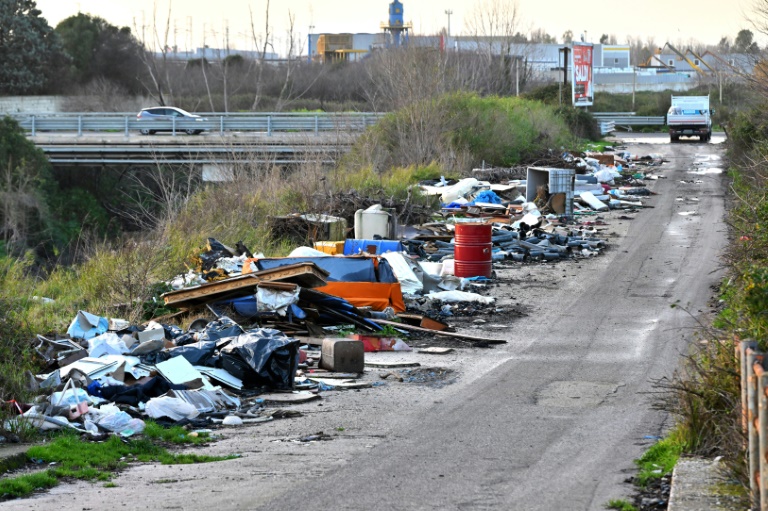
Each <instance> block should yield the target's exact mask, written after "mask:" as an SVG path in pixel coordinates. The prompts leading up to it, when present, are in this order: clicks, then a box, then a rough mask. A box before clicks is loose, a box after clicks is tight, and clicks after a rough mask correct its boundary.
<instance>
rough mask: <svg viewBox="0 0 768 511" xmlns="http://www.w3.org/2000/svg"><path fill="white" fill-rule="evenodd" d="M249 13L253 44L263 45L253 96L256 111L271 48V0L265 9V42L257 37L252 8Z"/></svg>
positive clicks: (253, 106)
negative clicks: (266, 61) (269, 47)
mask: <svg viewBox="0 0 768 511" xmlns="http://www.w3.org/2000/svg"><path fill="white" fill-rule="evenodd" d="M248 9H249V13H250V19H251V37H253V43H254V45H256V46H257V47H258V46H259V43H261V54H260V55H259V62H258V73H257V76H256V92H255V93H254V96H253V105H252V106H251V110H256V109H257V108H258V106H259V102H260V101H261V95H262V90H263V88H264V84H263V82H262V77H263V75H264V66H265V64H266V63H265V60H266V57H267V48H268V46H269V35H270V33H269V0H267V5H266V7H265V13H266V15H265V21H264V39H263V41H259V38H258V36H257V35H256V25H255V24H254V22H253V10H251V8H250V7H248Z"/></svg>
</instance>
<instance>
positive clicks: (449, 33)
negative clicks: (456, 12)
mask: <svg viewBox="0 0 768 511" xmlns="http://www.w3.org/2000/svg"><path fill="white" fill-rule="evenodd" d="M445 14H447V15H448V37H451V14H453V11H452V10H451V9H446V10H445Z"/></svg>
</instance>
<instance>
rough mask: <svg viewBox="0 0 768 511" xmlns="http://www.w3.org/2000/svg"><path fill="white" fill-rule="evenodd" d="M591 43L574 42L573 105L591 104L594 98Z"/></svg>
mask: <svg viewBox="0 0 768 511" xmlns="http://www.w3.org/2000/svg"><path fill="white" fill-rule="evenodd" d="M592 50H593V47H592V45H591V44H585V43H576V42H575V43H573V66H572V67H573V76H572V77H571V78H572V79H571V84H572V91H573V92H572V93H573V106H591V105H592V102H593V99H594V92H593V91H594V88H593V82H592V62H593V60H592V55H593V51H592Z"/></svg>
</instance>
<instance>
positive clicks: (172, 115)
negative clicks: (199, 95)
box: [136, 106, 207, 135]
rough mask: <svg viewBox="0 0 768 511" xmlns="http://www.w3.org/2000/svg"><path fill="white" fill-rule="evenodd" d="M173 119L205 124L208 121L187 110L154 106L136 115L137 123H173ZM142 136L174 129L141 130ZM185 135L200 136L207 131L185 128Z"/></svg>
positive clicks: (147, 128)
mask: <svg viewBox="0 0 768 511" xmlns="http://www.w3.org/2000/svg"><path fill="white" fill-rule="evenodd" d="M173 119H176V121H182V120H189V121H197V122H204V121H206V120H207V119H204V118H202V117H200V116H199V115H195V114H191V113H189V112H187V111H186V110H182V109H181V108H176V107H175V106H154V107H151V108H144V109H142V110H141V112H139V113H138V114H136V120H137V121H146V122H148V123H149V122H153V121H172V120H173ZM139 131H140V132H141V134H142V135H154V134H155V133H156V132H158V131H172V128H157V127H149V126H147V127H146V128H141V129H140V130H139ZM181 131H184V133H186V134H187V135H199V134H200V133H202V132H203V131H205V129H203V128H199V129H198V128H185V129H184V130H181Z"/></svg>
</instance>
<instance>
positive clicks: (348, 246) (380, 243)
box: [344, 239, 404, 255]
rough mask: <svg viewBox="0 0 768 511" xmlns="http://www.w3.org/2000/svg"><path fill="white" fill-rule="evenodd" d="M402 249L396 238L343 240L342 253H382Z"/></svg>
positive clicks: (400, 250)
mask: <svg viewBox="0 0 768 511" xmlns="http://www.w3.org/2000/svg"><path fill="white" fill-rule="evenodd" d="M403 250H404V249H403V244H402V243H400V242H399V241H396V240H353V239H347V240H344V255H357V254H359V253H361V252H368V253H369V254H383V253H384V252H402V251H403Z"/></svg>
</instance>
